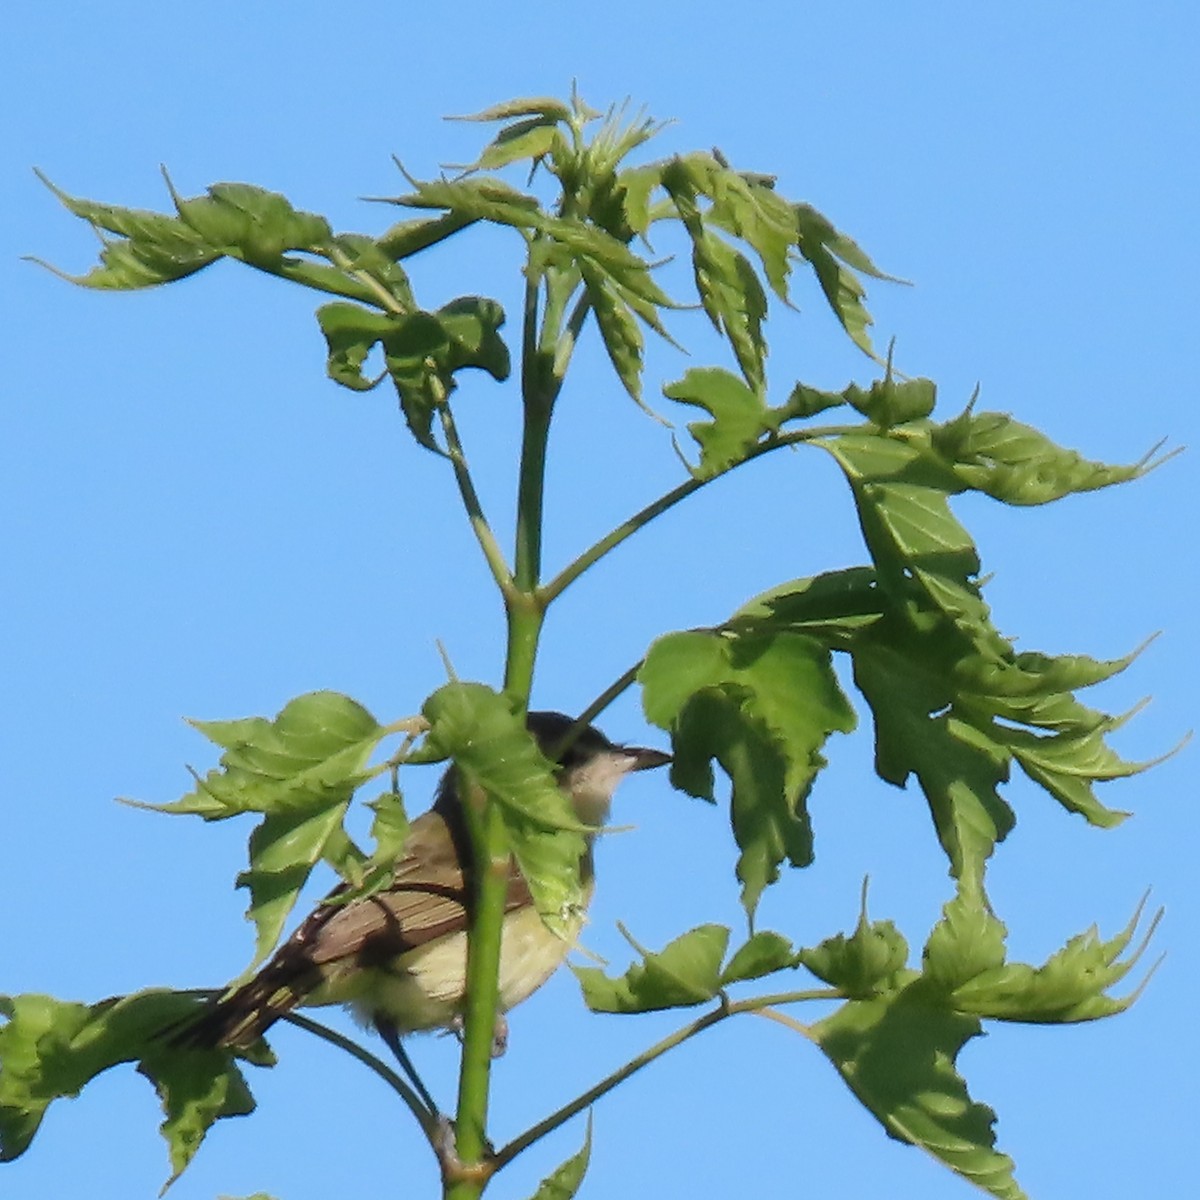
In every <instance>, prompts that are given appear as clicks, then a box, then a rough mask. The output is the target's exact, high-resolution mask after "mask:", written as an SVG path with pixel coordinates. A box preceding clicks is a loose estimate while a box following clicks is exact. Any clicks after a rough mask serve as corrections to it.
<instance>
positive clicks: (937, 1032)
mask: <svg viewBox="0 0 1200 1200" xmlns="http://www.w3.org/2000/svg"><path fill="white" fill-rule="evenodd" d="M980 1032H981V1030H980V1026H979V1021H978V1019H977V1018H976V1017H971V1016H964V1015H962V1014H961V1013H955V1012H949V1011H947V1010H946V1009H944V1008H941V1007H938V1006H937V1005H936V1004H934V1003H930V999H929V997H928V995H927V994H926V992H925V991H924V989H923V985H922V983H921V981H920V980H918V981H916V982H914V983H912V984H910V985H909V986H907V987H904V988H902V989H901V990H900V991H898V992H894V993H890V994H888V995H884V996H878V997H875V998H873V999H869V1000H851V1001H849V1002H848V1003H846V1004H844V1005H843V1006H842V1007H841V1008H839V1009H838V1010H837V1012H835V1013H834V1014H833V1015H832V1016H830V1017H826V1018H825V1019H824V1020H823V1021H819V1022H817V1024H816V1025H813V1026H812V1027H811V1029H810V1035H811V1036H812V1038H813V1040H814V1041H816V1043H817V1045H818V1046H820V1047H821V1049H822V1050H823V1051H824V1053H825V1055H826V1056H827V1057H828V1058H829V1060H830V1062H832V1063H833V1065H834V1067H835V1068H836V1069H837V1071H838V1073H839V1074H840V1075H841V1076H842V1078H843V1079H844V1080H845V1081H846V1084H847V1085H848V1086H849V1087H850V1089H851V1091H853V1093H854V1094H855V1096H857V1097H858V1099H859V1100H860V1101H862V1103H863V1104H864V1105H865V1106H866V1108H867V1110H868V1111H869V1112H870V1113H871V1114H872V1115H873V1116H874V1117H875V1119H876V1120H878V1121H879V1123H880V1124H881V1125H882V1126H883V1128H884V1129H885V1130H886V1131H887V1132H888V1134H890V1135H891V1136H892V1137H894V1138H896V1139H897V1140H899V1141H902V1142H907V1143H908V1144H909V1145H913V1146H918V1147H920V1148H921V1149H922V1150H925V1151H927V1152H928V1153H930V1154H932V1155H933V1156H934V1157H935V1158H937V1159H939V1160H941V1161H942V1162H943V1163H945V1164H946V1166H948V1167H949V1168H950V1169H951V1170H952V1171H954V1172H956V1173H957V1174H958V1175H961V1176H962V1177H963V1178H964V1179H966V1180H968V1181H969V1182H970V1183H973V1184H975V1186H976V1187H979V1188H982V1189H983V1190H984V1191H985V1192H989V1193H990V1194H991V1195H993V1196H996V1197H998V1198H999V1200H1025V1193H1024V1192H1023V1191H1022V1190H1021V1189H1020V1188H1019V1187H1018V1186H1017V1183H1016V1181H1015V1179H1014V1178H1013V1163H1012V1160H1011V1159H1010V1158H1009V1157H1008V1156H1007V1155H1005V1154H1001V1153H999V1152H998V1151H997V1150H996V1148H995V1134H994V1133H993V1130H992V1126H993V1124H994V1123H995V1120H996V1114H995V1113H994V1112H993V1111H992V1110H991V1109H990V1108H988V1107H987V1106H986V1105H983V1104H979V1103H978V1102H976V1101H974V1100H972V1099H971V1097H970V1095H969V1094H968V1092H967V1085H966V1083H965V1081H964V1080H963V1078H962V1076H961V1075H959V1073H958V1072H957V1071H956V1070H955V1062H956V1060H957V1058H958V1055H959V1052H960V1051H961V1050H962V1048H963V1046H964V1045H966V1043H967V1042H968V1041H969V1040H970V1039H971V1038H973V1037H977V1036H978V1035H979V1033H980Z"/></svg>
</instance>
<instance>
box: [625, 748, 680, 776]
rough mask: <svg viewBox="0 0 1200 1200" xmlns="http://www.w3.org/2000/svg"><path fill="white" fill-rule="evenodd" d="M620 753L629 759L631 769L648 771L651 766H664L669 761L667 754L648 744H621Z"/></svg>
mask: <svg viewBox="0 0 1200 1200" xmlns="http://www.w3.org/2000/svg"><path fill="white" fill-rule="evenodd" d="M621 753H622V754H624V755H626V756H627V757H628V758H629V759H630V760H631V762H630V764H629V770H631V771H649V770H650V768H651V767H665V766H666V765H667V763H669V762H670V761H671V756H670V755H669V754H667V753H665V752H664V751H662V750H652V749H650V747H648V746H622V747H621Z"/></svg>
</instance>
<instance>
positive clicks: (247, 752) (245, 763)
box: [145, 692, 385, 820]
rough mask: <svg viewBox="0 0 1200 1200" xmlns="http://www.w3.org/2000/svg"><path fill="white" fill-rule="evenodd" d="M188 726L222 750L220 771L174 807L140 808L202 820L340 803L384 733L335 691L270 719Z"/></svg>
mask: <svg viewBox="0 0 1200 1200" xmlns="http://www.w3.org/2000/svg"><path fill="white" fill-rule="evenodd" d="M191 724H192V725H193V726H194V727H195V728H196V729H198V730H199V731H200V732H201V733H202V734H204V736H205V737H206V738H208V740H209V741H210V742H213V743H215V744H216V745H218V746H220V747H221V748H222V749H223V750H224V751H225V753H224V754H223V755H221V765H220V767H219V768H218V769H217V770H214V771H210V772H209V773H208V774H207V775H206V776H205V778H204V779H203V780H201V781H200V782H199V785H198V786H197V787H196V788H195V790H194V791H192V792H189V793H188V794H187V795H186V796H183V797H181V798H180V799H179V800H175V801H172V802H171V803H169V804H151V805H146V806H145V807H147V808H152V809H154V810H155V811H157V812H168V813H196V814H197V815H198V816H201V817H203V818H204V819H205V820H223V819H224V818H226V817H233V816H237V815H238V814H239V813H243V812H261V813H269V814H276V813H280V814H282V813H307V812H311V811H312V810H313V809H315V808H320V807H326V806H329V805H335V804H339V803H342V802H343V801H344V800H346V799H348V797H349V795H350V793H351V792H353V790H354V789H355V788H356V787H357V786H358V785H359V784H360V783H361V782H362V781H363V779H364V778H365V775H364V774H363V767H364V765H365V763H366V761H367V758H368V757H369V755H370V754H371V751H372V750H373V749H374V748H375V746H376V745H377V744H378V743H379V741H380V739H381V738H382V737H383V736H384V734H385V730H384V729H383V727H382V726H381V725H379V723H378V722H377V721H376V720H375V718H374V717H372V716H371V714H370V713H369V712H367V710H366V709H365V708H363V706H362V705H361V704H359V703H358V702H357V701H355V700H351V699H350V697H349V696H343V695H341V694H340V693H338V692H309V693H307V694H305V695H303V696H298V697H296V699H294V700H289V701H288V703H287V704H286V705H284V707H283V708H282V709H281V710H280V712H279V714H278V715H277V716H276V717H275V719H274V720H268V719H266V718H265V717H248V718H244V719H240V720H235V721H192V722H191Z"/></svg>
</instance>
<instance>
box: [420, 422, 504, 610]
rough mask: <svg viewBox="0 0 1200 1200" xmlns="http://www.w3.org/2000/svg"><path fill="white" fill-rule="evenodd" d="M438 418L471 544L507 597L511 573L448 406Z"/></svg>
mask: <svg viewBox="0 0 1200 1200" xmlns="http://www.w3.org/2000/svg"><path fill="white" fill-rule="evenodd" d="M438 415H439V417H440V418H441V423H442V433H443V434H444V435H445V437H446V453H447V455H448V457H449V459H450V463H451V465H452V466H453V468H454V478H455V481H456V482H457V484H458V494H459V495H460V496H461V497H462V502H463V508H464V509H466V512H467V519H468V520H469V521H470V522H471V529H472V530H473V532H474V534H475V540H476V541H477V542H478V543H479V548H480V549H481V550H482V551H483V557H484V558H485V559H486V560H487V565H488V567H489V569H490V570H491V572H492V578H493V579H494V580H495V581H496V586H497V587H498V588H499V589H500V592H501V594H502V595H504V596H505V597H507V596H508V595H509V594H510V592H511V591H512V588H513V577H512V572H511V571H510V570H509V567H508V563H507V562H506V561H505V559H504V552H503V551H502V550H501V549H500V543H499V542H498V541H497V540H496V535H495V534H494V533H493V532H492V527H491V525H489V524H488V521H487V518H486V517H485V516H484V514H483V505H482V504H481V503H480V500H479V493H478V492H476V490H475V481H474V480H473V479H472V478H471V471H470V468H469V467H468V466H467V457H466V454H465V453H464V452H463V447H462V442H461V441H460V439H459V436H458V427H457V426H456V425H455V423H454V414H453V413H452V412H451V411H450V405H449V403H448V402H447V403H443V404H440V405H439V406H438Z"/></svg>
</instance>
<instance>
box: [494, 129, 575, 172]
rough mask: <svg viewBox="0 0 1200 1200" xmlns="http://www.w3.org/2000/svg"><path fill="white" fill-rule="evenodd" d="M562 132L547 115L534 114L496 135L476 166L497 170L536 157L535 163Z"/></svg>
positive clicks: (558, 138)
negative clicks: (538, 115) (536, 115)
mask: <svg viewBox="0 0 1200 1200" xmlns="http://www.w3.org/2000/svg"><path fill="white" fill-rule="evenodd" d="M561 138H562V134H561V133H559V131H558V130H557V129H556V128H555V124H554V122H553V121H548V120H547V119H546V118H544V117H533V118H530V119H529V120H526V121H518V122H516V123H515V124H513V125H508V126H506V127H505V128H504V129H502V130H500V132H499V133H498V134H497V135H496V137H495V140H494V141H492V142H491V143H490V144H489V145H488V146H486V147H485V148H484V150H483V153H482V154H480V156H479V158H478V159H477V160H476V161H475V163H474V164H473V166H472V169H478V170H483V171H491V170H496V169H498V168H500V167H505V166H507V165H508V164H509V163H514V162H521V161H522V160H523V159H527V158H530V159H533V160H534V161H535V162H536V161H537V160H538V159H540V158H543V157H544V156H545V155H546V154H548V153H549V152H550V150H551V148H552V147H553V146H554V144H555V141H556V140H561Z"/></svg>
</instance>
